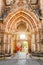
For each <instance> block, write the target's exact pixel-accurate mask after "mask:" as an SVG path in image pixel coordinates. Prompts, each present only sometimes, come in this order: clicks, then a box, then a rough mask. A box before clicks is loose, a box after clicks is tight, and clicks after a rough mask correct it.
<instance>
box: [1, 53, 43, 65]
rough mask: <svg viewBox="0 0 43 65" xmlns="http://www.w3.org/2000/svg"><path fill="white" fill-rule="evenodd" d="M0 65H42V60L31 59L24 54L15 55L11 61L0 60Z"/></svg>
mask: <svg viewBox="0 0 43 65" xmlns="http://www.w3.org/2000/svg"><path fill="white" fill-rule="evenodd" d="M0 65H43V60H40V59H32V58H31V57H30V56H27V57H26V56H25V54H24V53H22V54H21V53H20V54H17V55H16V56H15V57H12V59H6V60H0Z"/></svg>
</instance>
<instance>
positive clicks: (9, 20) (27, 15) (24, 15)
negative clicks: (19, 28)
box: [4, 9, 41, 30]
mask: <svg viewBox="0 0 43 65" xmlns="http://www.w3.org/2000/svg"><path fill="white" fill-rule="evenodd" d="M19 19H23V20H24V19H26V20H27V21H28V22H29V23H30V25H31V27H33V28H36V30H38V29H39V28H41V23H40V21H39V20H38V19H37V17H36V15H35V14H34V13H33V12H31V11H27V10H24V9H19V10H17V11H16V12H12V13H10V14H9V15H8V16H7V17H6V19H5V20H4V24H5V26H6V28H7V29H8V28H9V29H10V28H11V27H12V26H13V24H15V23H16V21H17V20H19Z"/></svg>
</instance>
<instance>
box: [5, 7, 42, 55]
mask: <svg viewBox="0 0 43 65" xmlns="http://www.w3.org/2000/svg"><path fill="white" fill-rule="evenodd" d="M4 24H5V25H4V28H5V32H7V33H11V35H10V36H11V42H9V43H11V54H13V51H14V49H15V48H14V46H15V44H17V43H21V40H20V39H19V38H18V39H19V40H18V39H17V37H18V36H19V32H21V33H22V32H26V34H27V33H28V34H27V35H26V36H28V38H27V40H26V39H24V41H23V40H22V43H24V42H25V43H27V42H28V44H29V45H28V46H29V49H30V50H31V51H32V52H35V51H37V41H39V39H40V38H39V37H40V36H39V33H41V32H40V29H41V23H40V21H39V19H38V18H37V17H36V15H35V14H34V13H33V12H31V11H30V10H26V9H22V8H20V9H18V10H17V11H13V12H11V13H10V14H9V15H8V16H7V17H6V19H5V20H4ZM39 25H40V26H39ZM12 34H14V37H15V39H14V37H12ZM6 39H9V34H8V38H7V36H6ZM9 40H10V39H9ZM26 41H27V42H26Z"/></svg>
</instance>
